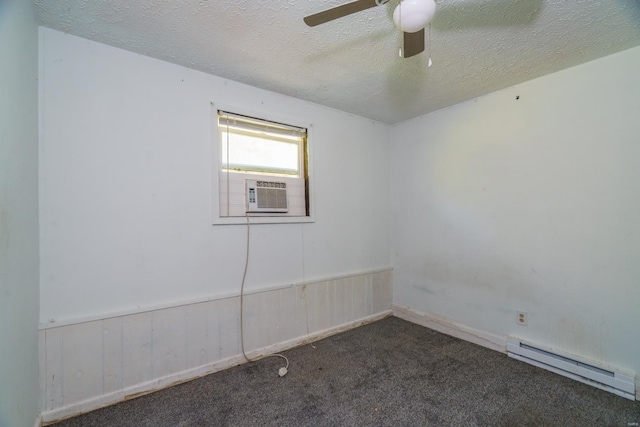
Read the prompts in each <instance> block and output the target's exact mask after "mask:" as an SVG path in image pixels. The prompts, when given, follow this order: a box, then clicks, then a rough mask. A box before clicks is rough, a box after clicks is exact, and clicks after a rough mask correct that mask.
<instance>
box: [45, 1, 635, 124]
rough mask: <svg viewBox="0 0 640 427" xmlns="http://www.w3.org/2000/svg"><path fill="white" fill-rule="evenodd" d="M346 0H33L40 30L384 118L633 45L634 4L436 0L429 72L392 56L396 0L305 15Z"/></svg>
mask: <svg viewBox="0 0 640 427" xmlns="http://www.w3.org/2000/svg"><path fill="white" fill-rule="evenodd" d="M347 1H348V0H347ZM345 2H346V1H340V0H199V1H197V0H110V1H100V0H98V1H96V0H56V1H52V0H34V4H35V6H36V10H37V13H38V18H39V22H40V24H41V25H43V26H46V27H50V28H53V29H56V30H60V31H64V32H67V33H71V34H74V35H77V36H80V37H84V38H87V39H91V40H95V41H98V42H101V43H105V44H109V45H112V46H116V47H119V48H123V49H126V50H130V51H133V52H137V53H140V54H143V55H148V56H151V57H155V58H159V59H162V60H165V61H169V62H173V63H176V64H180V65H183V66H186V67H189V68H194V69H197V70H200V71H204V72H207V73H210V74H215V75H217V76H220V77H224V78H227V79H231V80H235V81H239V82H243V83H246V84H249V85H252V86H256V87H260V88H264V89H268V90H271V91H274V92H279V93H282V94H286V95H290V96H293V97H296V98H300V99H305V100H308V101H311V102H314V103H318V104H322V105H326V106H329V107H333V108H336V109H338V110H342V111H346V112H350V113H353V114H356V115H360V116H364V117H368V118H371V119H375V120H378V121H381V122H385V123H397V122H400V121H403V120H407V119H410V118H413V117H416V116H419V115H422V114H425V113H428V112H430V111H434V110H438V109H440V108H443V107H447V106H450V105H453V104H456V103H458V102H461V101H465V100H469V99H472V98H475V97H477V96H479V95H483V94H486V93H489V92H493V91H496V90H499V89H503V88H506V87H509V86H512V85H514V84H517V83H520V82H524V81H527V80H530V79H532V78H535V77H539V76H543V75H545V74H549V73H552V72H555V71H558V70H561V69H563V68H567V67H571V66H574V65H578V64H581V63H583V62H586V61H590V60H593V59H596V58H599V57H602V56H605V55H609V54H612V53H615V52H618V51H621V50H624V49H628V48H631V47H634V46H638V45H640V1H637V0H601V1H596V0H437V3H438V8H437V12H436V17H435V19H434V21H433V23H432V26H431V35H432V40H431V45H432V48H431V49H432V53H431V56H432V58H433V66H432V67H431V68H428V67H427V60H428V55H427V54H426V53H423V54H420V55H418V56H416V57H413V58H409V59H402V58H399V57H398V47H399V46H400V43H401V33H400V32H399V31H398V30H397V29H396V28H395V27H394V25H393V22H392V19H391V15H392V12H393V7H394V6H395V5H396V4H397V2H398V0H395V1H394V0H391V2H390V3H389V4H387V5H384V6H380V7H376V8H373V9H369V10H366V11H363V12H360V13H357V14H355V15H351V16H348V17H345V18H342V19H340V20H337V21H333V22H330V23H327V24H324V25H320V26H318V27H314V28H309V27H307V26H306V25H305V24H304V23H303V21H302V18H303V17H304V16H305V15H309V14H312V13H315V12H318V11H321V10H324V9H326V8H329V7H332V6H336V5H339V4H342V3H345ZM427 46H428V40H427ZM639 78H640V76H639Z"/></svg>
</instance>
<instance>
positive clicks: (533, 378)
mask: <svg viewBox="0 0 640 427" xmlns="http://www.w3.org/2000/svg"><path fill="white" fill-rule="evenodd" d="M314 346H315V348H313V347H312V346H310V345H305V346H302V347H298V348H295V349H292V350H289V351H287V352H285V353H284V354H285V355H286V356H287V357H288V358H289V360H290V363H291V365H290V367H289V374H288V375H287V376H285V377H283V378H280V377H278V368H279V367H280V366H282V364H281V363H282V362H284V361H283V360H282V359H280V358H267V359H263V360H261V361H258V362H253V363H249V364H245V365H241V366H237V367H235V368H232V369H229V370H226V371H223V372H218V373H215V374H212V375H209V376H207V377H203V378H200V379H197V380H194V381H191V382H189V383H185V384H181V385H178V386H175V387H172V388H170V389H166V390H162V391H159V392H156V393H153V394H149V395H146V396H143V397H139V398H137V399H134V400H130V401H127V402H124V403H120V404H117V405H114V406H110V407H107V408H103V409H100V410H97V411H94V412H91V413H88V414H85V415H81V416H79V417H76V418H72V419H69V420H66V421H63V422H60V423H58V424H55V425H56V426H58V427H63V426H69V427H71V426H136V427H137V426H154V427H157V426H253V425H256V426H263V425H277V426H309V425H313V426H345V425H346V426H369V425H384V426H429V425H433V426H442V425H447V426H451V425H460V426H462V425H464V426H476V425H481V426H522V425H525V426H623V427H628V426H635V425H638V424H637V423H640V402H632V401H630V400H627V399H624V398H621V397H618V396H615V395H613V394H611V393H608V392H605V391H601V390H598V389H596V388H593V387H591V386H588V385H585V384H582V383H579V382H577V381H573V380H570V379H568V378H564V377H561V376H559V375H556V374H553V373H551V372H547V371H544V370H542V369H539V368H536V367H533V366H531V365H528V364H525V363H522V362H519V361H516V360H513V359H510V358H508V357H507V356H506V355H504V354H500V353H498V352H495V351H492V350H488V349H486V348H483V347H480V346H477V345H474V344H470V343H468V342H465V341H462V340H459V339H456V338H452V337H450V336H448V335H444V334H441V333H438V332H435V331H432V330H430V329H426V328H423V327H421V326H417V325H414V324H411V323H408V322H405V321H403V320H401V319H398V318H394V317H390V318H387V319H384V320H381V321H378V322H376V323H373V324H370V325H367V326H363V327H360V328H358V329H354V330H351V331H348V332H345V333H342V334H340V335H336V336H333V337H330V338H327V339H324V340H321V341H318V342H316V343H315V344H314Z"/></svg>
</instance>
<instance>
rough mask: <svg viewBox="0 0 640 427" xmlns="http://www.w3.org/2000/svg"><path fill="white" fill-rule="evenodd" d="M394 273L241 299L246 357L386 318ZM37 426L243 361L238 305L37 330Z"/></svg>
mask: <svg viewBox="0 0 640 427" xmlns="http://www.w3.org/2000/svg"><path fill="white" fill-rule="evenodd" d="M391 300H392V271H391V270H390V269H387V270H383V271H375V272H371V273H365V274H358V275H354V276H349V277H341V278H336V279H331V280H324V281H317V282H315V283H310V284H305V285H299V286H290V287H286V288H281V289H275V290H267V291H264V292H256V293H252V294H250V295H245V296H244V316H243V318H244V328H243V329H244V343H245V350H246V351H247V354H248V355H249V357H256V356H259V355H261V354H267V353H270V352H273V351H280V350H283V349H286V348H291V347H294V346H296V345H299V344H302V343H304V342H306V341H309V340H313V339H318V338H321V337H324V336H328V335H331V334H333V333H337V332H340V331H344V330H347V329H350V328H353V327H356V326H359V325H361V324H363V323H367V322H371V321H374V320H377V319H380V318H383V317H385V316H388V315H390V314H391ZM39 333H40V336H39V339H40V393H41V405H42V407H41V410H42V419H43V422H44V423H45V424H47V423H51V422H54V421H57V420H60V419H64V418H68V417H70V416H74V415H78V414H80V413H84V412H87V411H91V410H94V409H97V408H100V407H103V406H106V405H110V404H113V403H117V402H120V401H123V400H127V399H130V398H132V397H135V396H138V395H140V394H144V393H148V392H151V391H154V390H158V389H161V388H164V387H167V386H170V385H172V384H176V383H179V382H184V381H188V380H190V379H194V378H197V377H199V376H202V375H206V374H209V373H212V372H216V371H219V370H221V369H225V368H228V367H231V366H234V365H237V364H240V363H243V362H244V359H243V357H242V353H241V347H240V345H241V344H240V298H239V297H238V296H231V297H226V298H221V299H213V300H210V301H204V302H195V303H192V304H181V305H177V306H175V307H164V308H159V309H154V310H150V311H144V312H139V313H131V314H124V315H120V316H113V315H110V316H105V317H104V318H103V319H89V320H86V321H78V322H76V323H66V324H64V325H61V326H55V327H50V326H45V327H43V329H41V330H40V332H39Z"/></svg>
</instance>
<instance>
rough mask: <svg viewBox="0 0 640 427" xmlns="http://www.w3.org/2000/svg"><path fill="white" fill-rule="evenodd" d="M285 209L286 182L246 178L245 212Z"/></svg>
mask: <svg viewBox="0 0 640 427" xmlns="http://www.w3.org/2000/svg"><path fill="white" fill-rule="evenodd" d="M287 211H288V205H287V183H286V182H276V181H253V180H247V212H263V213H269V212H274V213H285V212H287Z"/></svg>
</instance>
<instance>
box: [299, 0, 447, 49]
mask: <svg viewBox="0 0 640 427" xmlns="http://www.w3.org/2000/svg"><path fill="white" fill-rule="evenodd" d="M388 2H389V0H355V1H352V2H350V3H346V4H343V5H340V6H336V7H333V8H331V9H327V10H323V11H322V12H318V13H314V14H313V15H309V16H305V18H304V22H305V24H307V25H308V26H310V27H315V26H316V25H320V24H324V23H326V22H329V21H333V20H334V19H338V18H342V17H344V16H347V15H351V14H353V13H357V12H361V11H363V10H366V9H370V8H372V7H375V6H382V5H384V4H387V3H388ZM435 13H436V2H435V0H402V1H401V2H400V3H399V4H398V6H396V8H395V10H394V11H393V22H394V23H395V24H396V27H398V28H399V29H400V30H401V31H402V32H403V48H402V50H401V56H402V57H403V58H410V57H412V56H415V55H417V54H419V53H421V52H423V51H424V27H425V26H426V25H427V24H428V23H429V22H431V20H432V19H433V17H434V15H435Z"/></svg>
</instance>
